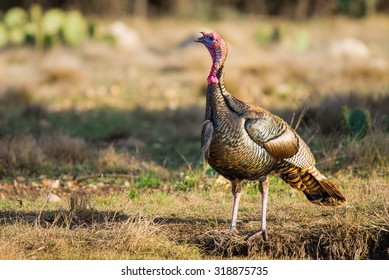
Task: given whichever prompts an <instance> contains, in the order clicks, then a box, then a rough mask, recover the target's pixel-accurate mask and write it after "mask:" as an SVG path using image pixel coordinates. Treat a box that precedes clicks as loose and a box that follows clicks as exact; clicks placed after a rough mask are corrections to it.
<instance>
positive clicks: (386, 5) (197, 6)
mask: <svg viewBox="0 0 389 280" xmlns="http://www.w3.org/2000/svg"><path fill="white" fill-rule="evenodd" d="M31 4H39V5H40V6H41V7H42V8H44V9H50V8H60V9H64V10H69V9H77V10H80V11H81V12H83V13H85V14H88V15H99V16H107V17H117V16H129V15H130V16H139V17H159V16H184V17H192V18H203V19H211V20H217V19H220V18H222V17H223V16H226V13H228V12H232V13H242V14H245V15H254V16H255V15H269V16H284V17H288V18H293V19H303V18H307V17H312V16H330V15H339V14H343V15H349V16H352V17H363V16H369V15H374V14H376V13H388V12H389V1H387V0H328V1H327V0H319V1H312V0H277V1H273V0H246V1H245V0H226V1H222V0H194V1H191V0H167V1H163V0H132V1H128V0H116V1H110V0H100V1H88V2H85V1H76V0H55V1H50V0H40V1H39V0H38V1H29V0H3V1H1V3H0V10H3V11H4V10H7V9H9V8H11V7H21V8H28V7H29V6H30V5H31Z"/></svg>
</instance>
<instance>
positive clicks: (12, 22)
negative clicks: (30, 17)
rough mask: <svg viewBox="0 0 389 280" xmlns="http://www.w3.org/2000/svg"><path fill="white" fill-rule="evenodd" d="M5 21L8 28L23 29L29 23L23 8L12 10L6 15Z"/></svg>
mask: <svg viewBox="0 0 389 280" xmlns="http://www.w3.org/2000/svg"><path fill="white" fill-rule="evenodd" d="M3 21H4V24H5V25H6V26H7V27H8V28H14V27H21V26H23V25H24V24H25V23H26V22H27V13H26V11H25V10H23V9H21V8H12V9H10V10H8V11H7V12H6V13H5V15H4V19H3Z"/></svg>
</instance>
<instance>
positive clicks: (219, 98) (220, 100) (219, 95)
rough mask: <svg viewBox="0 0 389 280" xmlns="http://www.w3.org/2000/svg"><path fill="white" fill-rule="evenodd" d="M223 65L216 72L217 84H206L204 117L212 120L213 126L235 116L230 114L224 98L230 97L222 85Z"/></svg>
mask: <svg viewBox="0 0 389 280" xmlns="http://www.w3.org/2000/svg"><path fill="white" fill-rule="evenodd" d="M223 69H224V66H223V65H222V66H221V67H220V68H219V70H218V71H217V73H216V76H217V78H218V80H219V83H217V84H208V87H207V104H206V113H205V119H206V120H212V122H213V124H214V126H215V127H218V126H220V123H221V122H222V123H225V122H224V120H225V121H227V119H229V118H231V117H236V115H235V114H233V115H234V116H232V114H231V113H232V111H231V109H230V108H229V106H228V104H227V102H226V99H228V98H229V97H231V95H230V93H229V92H227V90H226V88H225V86H224V71H223Z"/></svg>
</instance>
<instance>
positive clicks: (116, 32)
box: [109, 21, 140, 49]
mask: <svg viewBox="0 0 389 280" xmlns="http://www.w3.org/2000/svg"><path fill="white" fill-rule="evenodd" d="M109 31H110V32H111V34H112V35H113V36H114V37H115V39H116V41H117V44H118V46H119V47H122V48H126V49H127V48H134V47H137V46H138V45H139V42H140V38H139V34H138V32H136V31H135V30H134V29H132V28H131V27H129V26H127V24H125V23H124V22H122V21H115V22H114V23H112V24H111V26H110V27H109Z"/></svg>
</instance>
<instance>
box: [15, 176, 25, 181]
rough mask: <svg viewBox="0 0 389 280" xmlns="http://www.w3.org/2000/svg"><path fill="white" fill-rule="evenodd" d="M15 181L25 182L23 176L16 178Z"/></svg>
mask: <svg viewBox="0 0 389 280" xmlns="http://www.w3.org/2000/svg"><path fill="white" fill-rule="evenodd" d="M16 180H17V181H18V182H25V181H26V178H24V177H23V176H18V177H16Z"/></svg>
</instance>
